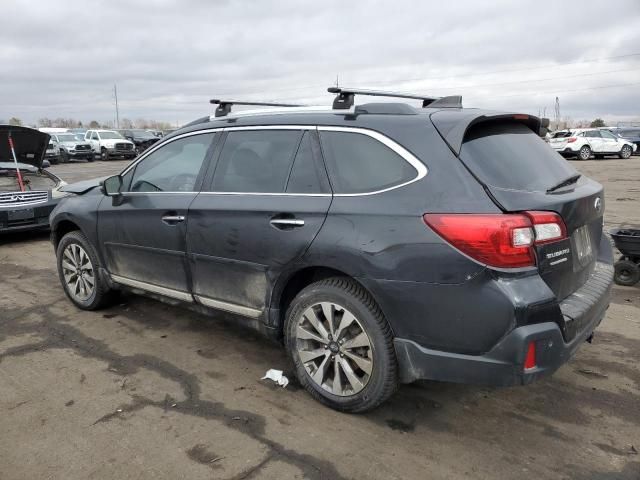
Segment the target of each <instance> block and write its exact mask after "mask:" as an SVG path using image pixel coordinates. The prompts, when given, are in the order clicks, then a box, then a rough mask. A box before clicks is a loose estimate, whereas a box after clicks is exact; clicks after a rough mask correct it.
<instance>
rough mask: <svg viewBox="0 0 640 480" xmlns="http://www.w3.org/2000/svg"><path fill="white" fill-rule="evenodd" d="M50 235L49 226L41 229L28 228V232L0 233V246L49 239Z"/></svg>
mask: <svg viewBox="0 0 640 480" xmlns="http://www.w3.org/2000/svg"><path fill="white" fill-rule="evenodd" d="M49 235H50V231H49V229H48V228H46V229H39V230H28V231H26V232H7V233H0V246H2V245H9V244H16V243H26V242H37V241H41V240H48V239H49Z"/></svg>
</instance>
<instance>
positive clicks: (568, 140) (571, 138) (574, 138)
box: [567, 137, 577, 143]
mask: <svg viewBox="0 0 640 480" xmlns="http://www.w3.org/2000/svg"><path fill="white" fill-rule="evenodd" d="M576 140H577V138H576V137H569V138H567V143H573V142H575V141H576Z"/></svg>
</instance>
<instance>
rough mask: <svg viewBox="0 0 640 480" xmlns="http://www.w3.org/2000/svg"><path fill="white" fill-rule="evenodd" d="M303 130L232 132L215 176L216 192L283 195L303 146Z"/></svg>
mask: <svg viewBox="0 0 640 480" xmlns="http://www.w3.org/2000/svg"><path fill="white" fill-rule="evenodd" d="M301 136H302V132H301V131H299V130H246V131H242V130H239V131H235V132H229V134H228V136H227V139H226V141H225V143H224V146H223V148H222V152H221V153H220V160H219V161H218V166H217V167H216V171H215V174H214V176H213V185H212V188H211V190H212V191H213V192H242V193H282V192H284V191H285V188H286V185H287V179H288V178H289V173H290V172H291V166H292V164H293V158H294V155H295V153H296V150H297V148H298V144H299V143H300V137H301Z"/></svg>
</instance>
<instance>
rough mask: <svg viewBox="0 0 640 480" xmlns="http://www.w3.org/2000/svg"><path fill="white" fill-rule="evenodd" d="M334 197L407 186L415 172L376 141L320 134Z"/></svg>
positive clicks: (355, 135)
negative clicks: (341, 194) (402, 184)
mask: <svg viewBox="0 0 640 480" xmlns="http://www.w3.org/2000/svg"><path fill="white" fill-rule="evenodd" d="M320 138H321V141H322V152H323V154H324V156H325V158H326V160H327V164H328V167H329V171H330V174H331V183H332V185H333V190H334V192H335V193H365V192H373V191H376V190H382V189H384V188H388V187H392V186H394V185H399V184H401V183H404V182H408V181H409V180H412V179H413V178H415V177H416V175H417V172H416V169H415V168H413V167H412V166H411V164H409V163H408V162H407V161H406V160H405V159H404V158H402V157H401V156H400V155H398V154H397V153H396V152H394V151H393V150H391V149H390V148H389V147H387V146H386V145H384V144H383V143H381V142H379V141H378V140H376V139H375V138H372V137H370V136H368V135H364V134H361V133H347V132H320Z"/></svg>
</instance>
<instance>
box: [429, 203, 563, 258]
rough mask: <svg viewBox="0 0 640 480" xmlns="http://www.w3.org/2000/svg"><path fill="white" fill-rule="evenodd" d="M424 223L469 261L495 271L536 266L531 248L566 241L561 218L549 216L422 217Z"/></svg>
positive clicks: (545, 214) (462, 215) (554, 214)
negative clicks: (466, 256)
mask: <svg viewBox="0 0 640 480" xmlns="http://www.w3.org/2000/svg"><path fill="white" fill-rule="evenodd" d="M423 219H424V222H425V223H426V224H427V225H428V226H430V227H431V228H432V229H433V230H434V231H435V232H436V233H437V234H438V235H440V236H441V237H442V238H444V239H445V240H446V241H447V242H449V243H450V244H451V245H453V246H454V247H455V248H457V249H458V250H460V251H461V252H463V253H465V254H467V255H469V256H470V257H471V258H473V259H475V260H477V261H479V262H481V263H484V264H486V265H490V266H492V267H499V268H517V267H529V266H534V265H535V264H536V260H535V258H536V257H535V252H534V248H533V247H534V245H539V244H544V243H550V242H555V241H557V240H561V239H563V238H566V228H565V226H564V222H563V221H562V218H560V216H559V215H558V214H556V213H553V212H523V213H514V214H501V213H499V214H489V215H484V214H440V213H426V214H424V216H423Z"/></svg>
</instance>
